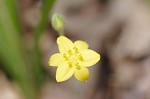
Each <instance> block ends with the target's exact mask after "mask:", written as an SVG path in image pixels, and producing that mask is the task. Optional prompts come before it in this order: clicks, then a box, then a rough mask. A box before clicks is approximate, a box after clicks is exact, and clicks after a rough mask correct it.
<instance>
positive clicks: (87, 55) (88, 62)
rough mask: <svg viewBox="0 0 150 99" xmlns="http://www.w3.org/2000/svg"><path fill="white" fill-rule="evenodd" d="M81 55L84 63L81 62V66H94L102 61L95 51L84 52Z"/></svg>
mask: <svg viewBox="0 0 150 99" xmlns="http://www.w3.org/2000/svg"><path fill="white" fill-rule="evenodd" d="M80 53H81V55H82V57H83V61H81V62H80V65H81V66H86V67H88V66H92V65H95V64H96V63H97V62H98V61H99V60H100V55H99V54H98V53H97V52H95V51H93V50H84V51H82V52H80Z"/></svg>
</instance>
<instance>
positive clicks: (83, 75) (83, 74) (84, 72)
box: [74, 66, 90, 81]
mask: <svg viewBox="0 0 150 99" xmlns="http://www.w3.org/2000/svg"><path fill="white" fill-rule="evenodd" d="M89 75H90V73H89V70H88V68H87V67H83V66H81V67H80V68H79V69H76V70H75V73H74V76H75V77H76V78H77V79H78V80H79V81H86V80H87V79H88V78H89Z"/></svg>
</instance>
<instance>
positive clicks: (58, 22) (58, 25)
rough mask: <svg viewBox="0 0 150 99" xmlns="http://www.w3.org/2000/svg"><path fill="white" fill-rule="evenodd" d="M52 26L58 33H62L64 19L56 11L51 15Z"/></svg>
mask: <svg viewBox="0 0 150 99" xmlns="http://www.w3.org/2000/svg"><path fill="white" fill-rule="evenodd" d="M52 27H53V28H54V29H55V30H56V31H57V32H59V34H60V35H63V31H64V19H63V18H62V16H61V15H59V14H58V13H55V14H53V16H52Z"/></svg>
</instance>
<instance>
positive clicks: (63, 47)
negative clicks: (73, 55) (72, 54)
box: [57, 36, 74, 53]
mask: <svg viewBox="0 0 150 99" xmlns="http://www.w3.org/2000/svg"><path fill="white" fill-rule="evenodd" d="M57 44H58V48H59V51H60V53H65V52H66V51H68V50H69V49H72V48H73V46H74V44H73V42H72V41H71V40H70V39H68V38H67V37H65V36H60V37H58V38H57Z"/></svg>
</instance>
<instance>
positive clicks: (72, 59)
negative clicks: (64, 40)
mask: <svg viewBox="0 0 150 99" xmlns="http://www.w3.org/2000/svg"><path fill="white" fill-rule="evenodd" d="M63 58H64V59H65V60H66V61H67V63H68V64H69V66H70V67H72V66H76V68H79V62H80V61H83V57H82V55H81V54H80V53H79V51H78V48H77V47H76V46H75V47H73V49H72V50H71V49H69V50H68V51H67V52H66V53H64V54H63Z"/></svg>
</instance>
